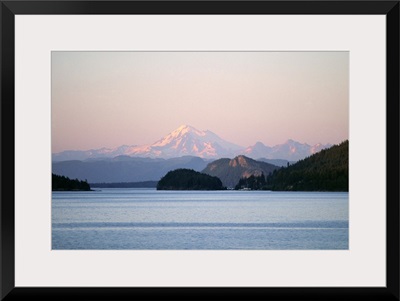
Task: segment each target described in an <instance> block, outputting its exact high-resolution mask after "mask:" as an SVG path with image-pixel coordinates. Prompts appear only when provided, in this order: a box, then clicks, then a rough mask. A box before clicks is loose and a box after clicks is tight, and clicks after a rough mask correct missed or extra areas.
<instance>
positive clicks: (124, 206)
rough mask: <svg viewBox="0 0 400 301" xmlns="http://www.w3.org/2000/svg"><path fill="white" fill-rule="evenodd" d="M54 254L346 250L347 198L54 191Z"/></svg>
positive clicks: (326, 194)
mask: <svg viewBox="0 0 400 301" xmlns="http://www.w3.org/2000/svg"><path fill="white" fill-rule="evenodd" d="M52 196H53V200H52V248H53V249H67V250H69V249H91V250H92V249H108V250H233V249H238V250H304V249H321V250H326V249H332V250H333V249H335V250H337V249H348V231H349V230H348V224H349V221H348V193H337V192H334V193H333V192H332V193H331V192H270V191H157V190H155V189H133V188H132V189H122V188H121V189H119V188H108V189H106V188H104V189H101V191H91V192H90V191H89V192H53V193H52Z"/></svg>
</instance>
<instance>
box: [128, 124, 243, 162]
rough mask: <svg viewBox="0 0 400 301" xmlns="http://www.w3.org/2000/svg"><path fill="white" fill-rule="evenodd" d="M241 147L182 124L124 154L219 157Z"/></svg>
mask: <svg viewBox="0 0 400 301" xmlns="http://www.w3.org/2000/svg"><path fill="white" fill-rule="evenodd" d="M242 149H243V147H242V146H239V145H236V144H233V143H230V142H228V141H225V140H223V139H222V138H220V137H219V136H217V135H216V134H214V133H213V132H211V131H208V130H207V131H200V130H197V129H195V128H194V127H192V126H190V125H182V126H180V127H179V128H177V129H176V130H174V131H172V132H171V133H169V134H168V135H166V136H165V137H163V138H161V139H160V140H158V141H156V142H154V143H153V144H151V145H144V146H134V147H131V148H128V149H127V150H126V152H125V154H126V155H130V156H146V157H162V158H174V157H181V156H196V157H201V158H220V157H224V156H232V155H234V154H235V153H236V152H238V151H240V150H242Z"/></svg>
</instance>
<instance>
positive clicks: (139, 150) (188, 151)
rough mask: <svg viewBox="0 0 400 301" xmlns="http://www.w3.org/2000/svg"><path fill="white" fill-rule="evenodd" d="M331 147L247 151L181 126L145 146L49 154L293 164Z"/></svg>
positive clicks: (57, 156)
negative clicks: (236, 159) (243, 158)
mask: <svg viewBox="0 0 400 301" xmlns="http://www.w3.org/2000/svg"><path fill="white" fill-rule="evenodd" d="M330 146H331V145H330V144H328V145H322V144H316V145H314V146H310V145H308V144H302V143H299V142H296V141H294V140H288V141H286V142H285V143H283V144H279V145H275V146H273V147H270V146H266V145H264V144H263V143H262V142H257V143H256V144H255V145H253V146H250V147H248V148H244V147H242V146H239V145H236V144H234V143H231V142H228V141H226V140H224V139H222V138H221V137H219V136H218V135H216V134H215V133H213V132H211V131H209V130H206V131H200V130H198V129H195V128H194V127H192V126H189V125H182V126H180V127H179V128H177V129H176V130H174V131H172V132H171V133H169V134H168V135H166V136H164V137H163V138H161V139H160V140H158V141H156V142H154V143H153V144H148V145H131V146H129V145H123V146H120V147H117V148H114V149H110V148H101V149H92V150H87V151H77V150H71V151H63V152H60V153H54V154H53V158H52V160H53V161H65V160H86V159H101V158H113V157H116V156H121V155H124V156H131V157H148V158H163V159H168V158H175V157H181V156H196V157H200V158H204V159H219V158H233V157H236V156H238V155H245V156H247V157H250V158H253V159H259V158H267V159H285V160H289V161H297V160H300V159H303V158H305V157H307V156H310V155H312V154H313V153H315V152H318V151H320V150H322V149H324V148H328V147H330Z"/></svg>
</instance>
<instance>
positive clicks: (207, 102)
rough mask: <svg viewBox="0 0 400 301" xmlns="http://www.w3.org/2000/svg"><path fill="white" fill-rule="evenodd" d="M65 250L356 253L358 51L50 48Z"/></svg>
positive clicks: (59, 221) (57, 192) (58, 233)
mask: <svg viewBox="0 0 400 301" xmlns="http://www.w3.org/2000/svg"><path fill="white" fill-rule="evenodd" d="M51 161H52V162H51V173H52V177H51V188H52V191H51V249H52V250H349V222H350V221H349V201H350V200H349V52H348V51H51Z"/></svg>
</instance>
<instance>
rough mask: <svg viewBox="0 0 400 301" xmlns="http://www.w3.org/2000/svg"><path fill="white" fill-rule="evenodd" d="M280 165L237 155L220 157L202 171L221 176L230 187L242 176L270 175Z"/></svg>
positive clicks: (224, 183) (225, 184) (223, 181)
mask: <svg viewBox="0 0 400 301" xmlns="http://www.w3.org/2000/svg"><path fill="white" fill-rule="evenodd" d="M276 169H279V167H278V166H275V165H272V164H269V163H266V162H260V161H256V160H253V159H250V158H248V157H245V156H237V157H235V158H233V159H219V160H216V161H213V162H211V163H209V164H208V165H207V167H206V168H205V169H204V170H203V171H202V172H203V173H205V174H208V175H210V176H215V177H218V178H220V180H221V181H222V184H223V185H224V186H225V187H228V188H234V187H235V186H236V184H237V183H238V182H239V180H240V179H241V178H248V177H250V176H252V175H254V176H261V175H262V174H264V176H265V177H266V176H268V175H269V173H272V172H273V171H274V170H276Z"/></svg>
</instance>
